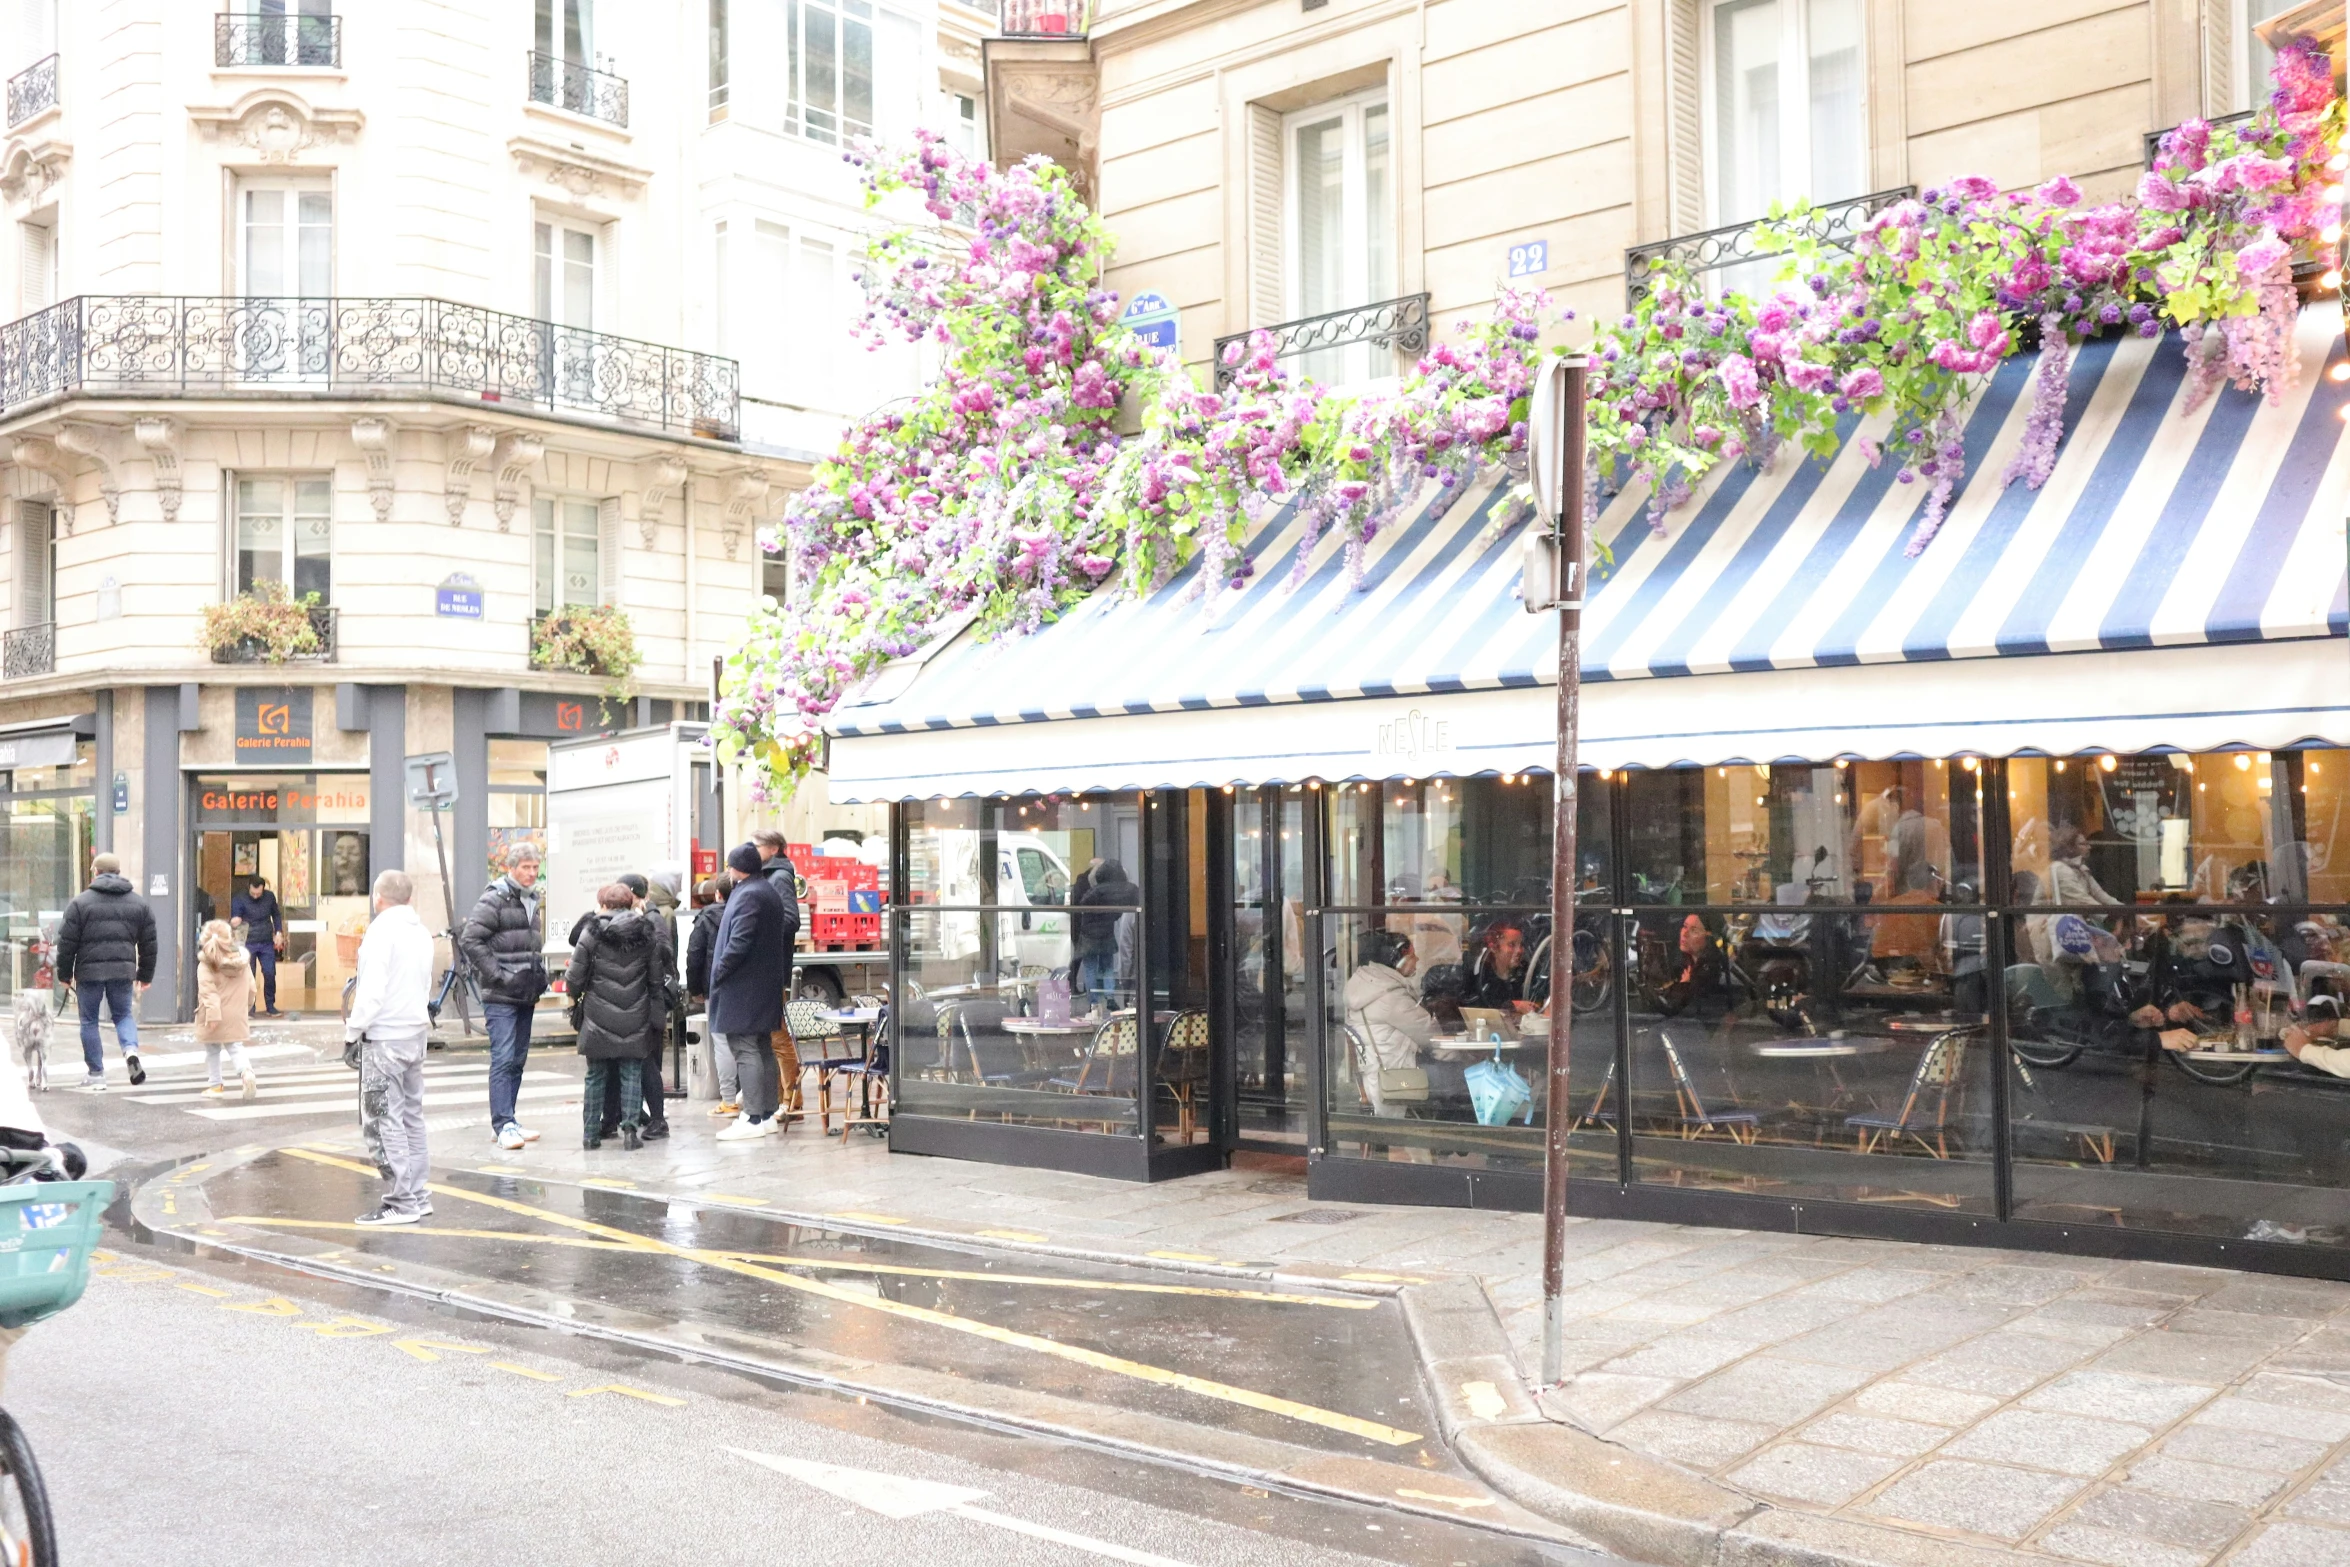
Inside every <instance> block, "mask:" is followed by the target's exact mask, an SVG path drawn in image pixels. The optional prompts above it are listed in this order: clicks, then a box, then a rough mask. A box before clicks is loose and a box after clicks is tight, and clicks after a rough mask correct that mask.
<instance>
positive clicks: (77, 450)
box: [57, 424, 122, 522]
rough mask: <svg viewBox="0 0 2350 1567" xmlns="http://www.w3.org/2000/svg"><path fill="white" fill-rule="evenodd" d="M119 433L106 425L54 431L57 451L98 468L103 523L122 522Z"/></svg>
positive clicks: (69, 425)
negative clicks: (103, 501) (85, 459)
mask: <svg viewBox="0 0 2350 1567" xmlns="http://www.w3.org/2000/svg"><path fill="white" fill-rule="evenodd" d="M121 439H122V431H121V430H119V429H117V428H116V427H115V426H113V425H107V424H64V425H59V426H58V427H57V449H58V450H59V451H61V452H71V453H72V454H73V455H74V456H76V457H87V458H88V459H90V461H92V462H94V463H96V464H97V465H98V493H99V494H100V495H103V496H105V497H106V520H107V521H108V522H120V521H122V459H121V448H120V445H119V443H120V441H121Z"/></svg>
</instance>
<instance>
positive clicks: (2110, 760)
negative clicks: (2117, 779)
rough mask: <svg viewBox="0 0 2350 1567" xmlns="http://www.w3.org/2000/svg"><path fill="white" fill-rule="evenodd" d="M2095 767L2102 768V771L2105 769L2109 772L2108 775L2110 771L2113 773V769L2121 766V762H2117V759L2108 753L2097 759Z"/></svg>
mask: <svg viewBox="0 0 2350 1567" xmlns="http://www.w3.org/2000/svg"><path fill="white" fill-rule="evenodd" d="M2097 765H2098V766H2099V767H2102V768H2104V769H2105V770H2106V771H2107V772H2109V773H2110V772H2112V771H2113V770H2114V769H2115V768H2117V767H2119V766H2121V762H2120V760H2119V759H2118V758H2116V757H2114V756H2113V755H2112V754H2111V753H2108V754H2107V755H2104V756H2101V757H2099V758H2097Z"/></svg>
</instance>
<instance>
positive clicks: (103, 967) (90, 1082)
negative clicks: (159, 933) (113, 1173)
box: [57, 854, 155, 1093]
mask: <svg viewBox="0 0 2350 1567" xmlns="http://www.w3.org/2000/svg"><path fill="white" fill-rule="evenodd" d="M90 871H91V875H90V885H89V887H88V889H87V890H86V891H83V892H79V893H76V894H75V895H74V900H73V901H72V902H71V903H69V904H67V905H66V906H65V920H64V923H63V924H61V925H60V926H58V929H57V983H59V984H60V985H71V986H73V987H74V991H75V993H76V994H77V995H78V996H79V997H80V998H81V1008H82V1064H83V1065H84V1066H86V1067H88V1068H89V1076H87V1077H85V1078H83V1079H82V1086H83V1087H84V1088H87V1089H88V1090H90V1092H92V1093H100V1092H103V1091H104V1089H105V1087H106V1051H105V1049H104V1048H103V1047H102V1046H101V1045H100V1044H99V1043H98V1002H99V1000H100V999H101V998H103V999H104V1000H105V1002H106V1010H107V1011H108V1012H109V1013H110V1014H112V1016H113V1018H114V1037H115V1038H116V1039H117V1040H119V1041H120V1042H121V1044H122V1054H123V1060H124V1062H125V1063H126V1064H127V1065H128V1066H129V1067H130V1073H131V1082H132V1083H133V1084H138V1083H143V1082H145V1081H146V1080H147V1069H146V1068H145V1067H142V1066H141V1065H139V1020H138V1018H137V1017H136V1016H135V1015H134V1012H135V1006H136V1001H137V995H136V992H138V991H144V990H145V989H146V988H147V987H148V986H149V985H150V984H153V983H154V981H155V913H154V911H153V910H152V909H150V908H148V907H147V900H146V899H144V898H142V897H140V896H139V894H138V892H137V891H136V890H135V889H134V888H133V887H132V886H131V884H130V879H129V878H128V877H126V876H124V875H123V874H122V861H121V860H119V859H117V858H115V857H114V856H113V855H111V854H100V855H96V856H94V857H92V859H91V860H90Z"/></svg>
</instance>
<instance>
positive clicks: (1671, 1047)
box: [1592, 1028, 1762, 1148]
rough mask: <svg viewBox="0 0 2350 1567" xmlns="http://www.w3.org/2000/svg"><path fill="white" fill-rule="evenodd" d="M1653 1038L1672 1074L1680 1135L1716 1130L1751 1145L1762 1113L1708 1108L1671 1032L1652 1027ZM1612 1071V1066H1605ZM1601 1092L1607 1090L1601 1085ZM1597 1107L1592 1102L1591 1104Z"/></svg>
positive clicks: (1688, 1137)
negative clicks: (1661, 1050) (1658, 1044)
mask: <svg viewBox="0 0 2350 1567" xmlns="http://www.w3.org/2000/svg"><path fill="white" fill-rule="evenodd" d="M1656 1037H1657V1042H1658V1043H1660V1044H1662V1045H1663V1046H1664V1047H1665V1067H1666V1069H1667V1070H1668V1071H1670V1072H1671V1073H1672V1075H1673V1101H1674V1105H1675V1107H1676V1109H1677V1110H1678V1112H1679V1113H1678V1114H1677V1115H1676V1116H1675V1117H1674V1120H1675V1123H1676V1124H1677V1125H1678V1126H1679V1127H1680V1128H1681V1139H1682V1141H1684V1142H1687V1141H1689V1140H1691V1139H1693V1138H1696V1137H1698V1136H1700V1135H1702V1134H1703V1133H1706V1132H1719V1133H1721V1134H1722V1135H1723V1136H1724V1137H1727V1138H1729V1139H1730V1141H1732V1142H1734V1143H1736V1144H1738V1145H1739V1146H1740V1147H1743V1148H1751V1147H1752V1146H1754V1140H1755V1138H1756V1137H1757V1136H1758V1135H1760V1133H1761V1131H1762V1117H1761V1116H1758V1115H1756V1114H1755V1113H1754V1112H1753V1111H1752V1110H1710V1109H1708V1108H1706V1103H1705V1100H1704V1099H1703V1098H1702V1097H1701V1096H1700V1095H1699V1094H1698V1092H1697V1080H1696V1079H1695V1078H1694V1077H1691V1076H1690V1075H1689V1068H1688V1067H1687V1066H1685V1065H1683V1064H1682V1061H1681V1049H1680V1047H1679V1046H1678V1045H1676V1044H1674V1043H1673V1036H1672V1034H1671V1033H1669V1032H1668V1031H1666V1030H1665V1029H1661V1028H1660V1029H1658V1030H1657V1031H1656ZM1608 1070H1609V1072H1610V1073H1611V1074H1612V1073H1613V1072H1614V1070H1615V1068H1614V1067H1612V1066H1611V1067H1610V1068H1608ZM1600 1092H1601V1093H1602V1094H1605V1093H1606V1092H1607V1090H1606V1088H1605V1087H1604V1086H1602V1088H1601V1089H1600ZM1592 1108H1593V1109H1594V1111H1596V1110H1597V1108H1598V1106H1597V1105H1596V1104H1594V1105H1593V1107H1592Z"/></svg>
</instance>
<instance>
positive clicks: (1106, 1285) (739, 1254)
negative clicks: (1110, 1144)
mask: <svg viewBox="0 0 2350 1567" xmlns="http://www.w3.org/2000/svg"><path fill="white" fill-rule="evenodd" d="M222 1222H223V1223H226V1224H255V1225H280V1226H284V1227H286V1228H290V1229H302V1230H359V1229H366V1228H368V1226H366V1225H361V1224H352V1223H350V1222H348V1221H346V1220H342V1219H271V1218H264V1217H262V1216H260V1215H258V1214H239V1215H237V1216H235V1217H233V1218H230V1219H226V1220H223V1221H222ZM416 1233H417V1234H419V1235H451V1236H456V1237H457V1238H459V1239H462V1240H473V1241H521V1242H523V1243H524V1244H526V1245H531V1246H573V1247H578V1248H580V1249H582V1250H585V1251H642V1250H643V1249H644V1248H643V1247H641V1246H636V1245H630V1244H625V1243H623V1242H620V1241H600V1240H589V1239H587V1238H586V1237H584V1236H576V1235H533V1234H530V1233H529V1232H528V1231H526V1230H452V1229H444V1228H442V1227H441V1226H439V1225H435V1226H433V1227H432V1228H430V1229H418V1230H417V1231H416ZM710 1255H712V1256H715V1257H722V1258H724V1259H726V1260H727V1261H729V1262H757V1263H765V1264H767V1265H768V1266H770V1267H782V1268H817V1269H821V1270H823V1271H826V1272H831V1273H876V1274H888V1275H890V1276H892V1277H897V1278H910V1279H968V1280H970V1281H972V1282H974V1283H979V1284H1033V1285H1039V1286H1041V1287H1043V1288H1046V1289H1066V1290H1095V1291H1107V1292H1111V1293H1116V1294H1129V1295H1198V1296H1206V1297H1208V1298H1210V1299H1215V1300H1261V1301H1270V1302H1273V1303H1275V1304H1278V1305H1284V1306H1324V1307H1328V1308H1329V1309H1331V1310H1333V1311H1377V1310H1378V1309H1379V1302H1377V1301H1375V1300H1365V1299H1363V1298H1362V1297H1361V1296H1358V1295H1291V1294H1284V1293H1282V1292H1280V1291H1278V1290H1247V1289H1221V1288H1218V1287H1216V1286H1214V1285H1207V1284H1128V1283H1119V1282H1115V1281H1103V1280H1098V1279H1056V1278H1050V1277H1047V1276H1045V1275H1043V1274H1034V1273H986V1272H981V1271H979V1270H977V1269H965V1268H915V1267H908V1266H905V1265H903V1264H899V1263H889V1262H843V1261H840V1260H838V1259H836V1258H832V1257H792V1256H785V1255H781V1254H778V1253H774V1252H763V1251H716V1252H712V1253H710Z"/></svg>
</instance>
